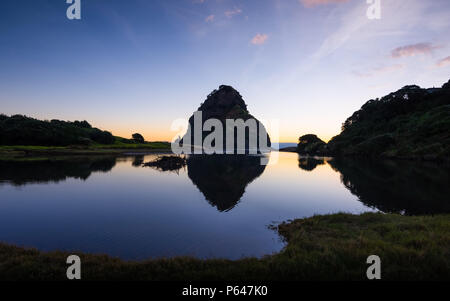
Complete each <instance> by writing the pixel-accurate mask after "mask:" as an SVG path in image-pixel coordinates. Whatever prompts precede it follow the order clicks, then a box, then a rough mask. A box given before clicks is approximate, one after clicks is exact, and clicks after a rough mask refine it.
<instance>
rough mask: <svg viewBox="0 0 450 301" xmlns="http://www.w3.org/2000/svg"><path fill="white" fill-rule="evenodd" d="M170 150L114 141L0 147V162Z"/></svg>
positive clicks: (156, 145)
mask: <svg viewBox="0 0 450 301" xmlns="http://www.w3.org/2000/svg"><path fill="white" fill-rule="evenodd" d="M170 150H171V148H170V143H167V142H145V143H124V142H122V141H120V140H116V142H115V143H114V144H91V145H89V146H79V145H73V146H32V145H11V146H8V145H1V146H0V160H2V159H3V160H9V159H17V158H26V157H28V158H29V157H38V156H61V155H64V156H70V155H115V154H123V153H129V152H160V151H163V152H166V151H170Z"/></svg>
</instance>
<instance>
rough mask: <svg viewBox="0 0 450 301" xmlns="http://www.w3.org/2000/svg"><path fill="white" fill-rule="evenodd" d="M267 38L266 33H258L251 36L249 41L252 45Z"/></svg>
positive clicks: (262, 42) (261, 42)
mask: <svg viewBox="0 0 450 301" xmlns="http://www.w3.org/2000/svg"><path fill="white" fill-rule="evenodd" d="M268 38H269V36H268V35H266V34H260V33H258V34H257V35H256V36H254V37H253V39H252V41H251V42H252V44H253V45H262V44H264V43H265V42H266V41H267V39H268Z"/></svg>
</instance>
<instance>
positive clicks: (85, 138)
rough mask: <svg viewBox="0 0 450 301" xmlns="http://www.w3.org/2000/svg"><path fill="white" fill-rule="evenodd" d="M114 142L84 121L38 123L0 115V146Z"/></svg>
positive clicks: (105, 132)
mask: <svg viewBox="0 0 450 301" xmlns="http://www.w3.org/2000/svg"><path fill="white" fill-rule="evenodd" d="M115 140H116V139H115V137H114V136H113V135H112V134H111V133H110V132H108V131H102V130H99V129H97V128H93V127H92V126H91V125H90V124H89V123H88V122H87V121H74V122H69V121H61V120H55V119H54V120H51V121H42V120H38V119H34V118H31V117H27V116H23V115H13V116H10V117H8V116H6V115H3V114H1V115H0V145H43V146H68V145H89V144H91V143H99V144H113V143H114V142H115Z"/></svg>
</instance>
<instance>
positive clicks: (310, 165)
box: [298, 155, 325, 171]
mask: <svg viewBox="0 0 450 301" xmlns="http://www.w3.org/2000/svg"><path fill="white" fill-rule="evenodd" d="M323 164H325V159H324V158H315V157H301V156H300V155H299V156H298V167H300V168H301V169H303V170H306V171H312V170H314V169H315V168H316V167H317V165H323Z"/></svg>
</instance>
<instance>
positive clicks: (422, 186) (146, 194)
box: [0, 152, 450, 260]
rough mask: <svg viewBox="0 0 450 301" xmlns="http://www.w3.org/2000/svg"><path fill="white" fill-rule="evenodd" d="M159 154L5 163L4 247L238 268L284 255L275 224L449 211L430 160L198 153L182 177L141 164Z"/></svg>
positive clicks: (440, 175) (0, 217)
mask: <svg viewBox="0 0 450 301" xmlns="http://www.w3.org/2000/svg"><path fill="white" fill-rule="evenodd" d="M157 156H158V155H156V154H152V155H130V156H121V157H105V156H102V157H92V156H91V157H66V158H52V159H44V160H28V161H1V162H0V241H1V242H4V243H8V244H15V245H18V246H25V247H34V248H37V249H39V250H43V251H50V250H66V251H71V252H73V253H75V254H76V252H77V251H80V252H87V253H103V254H108V255H111V256H117V257H120V258H123V259H127V260H141V259H147V258H161V257H172V256H195V257H198V258H217V257H220V258H229V259H238V258H242V257H248V256H256V257H261V256H264V255H268V254H272V253H275V252H279V251H280V250H281V249H282V248H283V246H284V242H283V241H281V240H280V237H279V235H278V234H277V232H276V231H274V230H273V229H272V227H271V225H276V224H277V223H280V222H283V221H287V220H289V219H295V218H302V217H309V216H312V215H315V214H329V213H336V212H349V213H356V214H358V213H362V212H368V211H382V212H396V213H400V214H405V215H418V214H435V213H449V212H450V204H449V202H448V195H450V194H449V193H450V188H449V187H448V183H449V182H450V181H449V180H450V170H449V168H447V167H445V166H442V165H441V164H436V163H431V162H411V161H385V160H383V161H380V160H377V161H371V160H368V159H364V160H363V159H360V160H350V159H346V160H337V159H331V158H304V157H299V156H298V155H297V154H294V153H278V152H272V153H271V154H270V157H271V158H270V159H271V162H275V161H276V162H275V163H273V164H270V165H268V166H263V165H260V164H259V163H260V160H259V159H260V158H258V157H253V156H192V157H189V158H188V163H187V166H186V167H185V168H182V169H180V170H177V171H165V172H163V171H160V170H157V169H154V168H150V167H142V163H143V162H148V161H152V160H154V159H156V158H157ZM277 157H278V158H277ZM276 158H277V160H276Z"/></svg>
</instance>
